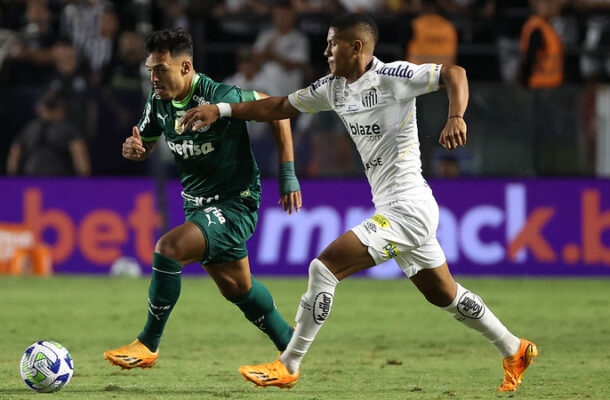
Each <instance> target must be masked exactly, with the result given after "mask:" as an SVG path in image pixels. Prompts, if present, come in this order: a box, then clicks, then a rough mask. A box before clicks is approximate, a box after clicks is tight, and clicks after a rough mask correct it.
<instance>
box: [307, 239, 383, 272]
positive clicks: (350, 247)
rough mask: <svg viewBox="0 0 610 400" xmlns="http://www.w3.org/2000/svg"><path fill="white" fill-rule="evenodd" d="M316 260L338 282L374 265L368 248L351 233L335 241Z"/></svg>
mask: <svg viewBox="0 0 610 400" xmlns="http://www.w3.org/2000/svg"><path fill="white" fill-rule="evenodd" d="M318 259H319V260H320V261H322V263H323V264H324V265H325V266H326V267H327V268H328V269H329V270H330V271H331V272H332V273H333V274H334V275H335V277H336V278H337V279H338V280H341V279H343V278H345V277H347V276H349V275H352V274H354V273H356V272H358V271H362V270H364V269H367V268H371V267H372V266H374V265H375V261H374V260H373V258H372V257H371V255H370V254H369V251H368V247H367V246H365V245H364V244H362V242H361V241H360V239H358V237H357V236H356V235H355V234H354V232H352V231H347V232H345V233H344V234H343V235H341V236H339V237H338V238H337V239H335V240H334V241H333V242H332V243H331V244H330V245H328V247H326V248H325V249H324V250H323V251H322V253H320V255H319V256H318Z"/></svg>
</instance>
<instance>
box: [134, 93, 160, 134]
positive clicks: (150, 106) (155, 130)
mask: <svg viewBox="0 0 610 400" xmlns="http://www.w3.org/2000/svg"><path fill="white" fill-rule="evenodd" d="M153 113H154V91H152V90H151V92H150V94H149V95H148V99H147V100H146V104H145V105H144V112H143V113H142V117H141V118H140V122H138V130H139V131H140V136H141V137H142V141H143V142H156V141H157V140H159V137H161V134H162V131H161V127H160V126H159V125H158V124H156V123H154V122H153V121H154V119H153Z"/></svg>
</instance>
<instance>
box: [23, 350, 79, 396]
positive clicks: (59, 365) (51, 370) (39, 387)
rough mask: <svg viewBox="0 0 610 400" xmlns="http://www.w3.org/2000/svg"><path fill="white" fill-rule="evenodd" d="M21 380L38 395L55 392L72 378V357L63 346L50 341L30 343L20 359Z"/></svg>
mask: <svg viewBox="0 0 610 400" xmlns="http://www.w3.org/2000/svg"><path fill="white" fill-rule="evenodd" d="M20 371H21V378H23V381H24V382H25V384H26V385H28V387H29V388H30V389H32V390H34V391H36V392H39V393H52V392H57V391H58V390H59V389H61V388H62V387H64V386H66V385H67V384H68V382H69V381H70V378H72V374H73V372H74V364H73V362H72V356H71V355H70V353H69V352H68V349H66V348H65V347H64V346H62V345H61V344H59V343H57V342H53V341H50V340H41V341H38V342H36V343H32V345H31V346H30V347H28V348H27V349H26V350H25V352H24V353H23V357H21V365H20Z"/></svg>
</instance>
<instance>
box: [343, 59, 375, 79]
mask: <svg viewBox="0 0 610 400" xmlns="http://www.w3.org/2000/svg"><path fill="white" fill-rule="evenodd" d="M372 66H373V57H372V56H371V57H370V58H368V59H367V60H366V61H365V60H363V61H362V62H360V63H358V68H357V69H356V70H355V71H354V73H353V74H352V75H351V76H349V77H346V79H347V83H353V82H356V81H357V80H358V79H360V77H361V76H362V75H364V74H365V73H366V72H367V71H368V70H369V69H371V67H372Z"/></svg>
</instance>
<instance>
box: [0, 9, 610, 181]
mask: <svg viewBox="0 0 610 400" xmlns="http://www.w3.org/2000/svg"><path fill="white" fill-rule="evenodd" d="M547 6H548V7H547ZM540 7H542V8H540ZM540 9H544V11H543V13H544V15H543V16H544V19H545V20H546V21H547V22H548V25H549V29H550V30H552V31H553V32H554V33H555V34H556V35H557V37H558V38H559V41H560V44H561V46H562V49H561V50H562V51H561V54H560V57H562V68H563V75H562V76H561V81H560V82H559V84H561V85H563V84H571V83H578V84H588V83H597V82H602V83H607V82H610V56H609V55H610V51H609V50H610V2H608V1H604V0H224V1H223V0H199V1H196V0H191V1H189V0H140V1H106V0H0V83H1V85H2V91H0V126H1V127H2V128H1V129H2V134H1V135H0V173H6V174H7V175H32V176H35V175H81V176H86V175H97V176H127V175H136V176H137V175H149V174H153V173H159V169H158V165H157V166H152V165H151V164H153V163H156V164H160V165H163V164H164V162H165V161H164V160H166V157H167V154H164V152H163V151H162V150H161V151H159V155H158V157H157V158H153V159H152V160H151V161H150V162H145V163H134V162H128V161H126V160H124V159H123V158H122V157H121V144H122V142H123V140H124V138H125V137H126V136H128V135H130V134H131V126H133V125H134V124H135V123H137V121H138V120H139V118H140V115H141V111H142V105H143V103H144V100H145V97H146V95H147V93H148V92H149V90H150V84H149V81H148V74H147V71H146V70H145V68H144V67H143V61H144V54H143V49H142V47H143V38H144V37H145V36H146V35H147V34H148V33H150V32H151V31H153V30H156V29H161V28H168V27H183V28H185V29H186V30H188V31H190V32H191V33H192V34H193V38H194V42H195V43H194V45H195V53H196V54H195V66H196V67H197V70H198V72H203V73H206V74H208V75H209V76H211V77H212V78H213V79H215V80H218V81H225V82H227V83H231V84H236V85H239V86H241V87H243V88H245V89H257V90H260V91H262V92H265V93H268V94H270V95H286V94H288V93H290V92H291V91H293V90H295V89H298V88H300V87H302V86H303V85H306V84H308V83H309V82H311V81H312V80H314V79H316V78H318V77H320V76H322V75H324V74H326V73H327V66H326V60H325V59H324V57H323V51H324V48H325V46H326V33H327V29H328V24H329V22H330V21H331V20H332V19H333V18H334V16H336V15H337V14H339V13H342V12H345V11H361V12H366V13H368V14H370V15H373V16H374V18H375V19H376V20H377V22H378V25H379V28H380V44H379V46H378V54H377V56H378V57H379V58H380V59H382V60H383V61H393V60H397V59H406V60H409V61H412V62H416V63H423V62H438V63H447V62H448V63H458V64H460V65H463V66H464V67H466V68H467V70H468V71H469V77H470V80H471V81H475V82H476V81H482V82H497V83H505V84H509V85H512V84H516V85H518V84H521V85H523V86H525V87H527V86H528V82H527V80H526V79H524V77H523V71H526V72H527V71H528V67H527V65H525V66H524V62H526V61H527V50H528V47H529V48H530V54H532V56H531V57H530V60H529V62H530V69H531V66H532V65H533V64H531V63H533V62H534V61H533V57H534V55H535V53H536V52H535V51H532V50H531V48H532V46H535V45H538V46H539V47H538V48H540V46H541V43H542V44H544V40H546V38H545V36H544V35H543V36H541V37H538V36H535V35H532V37H531V38H529V37H528V38H526V39H524V37H523V35H524V33H523V32H524V26H525V25H526V22H527V21H528V19H529V18H530V17H531V16H532V15H535V14H537V13H540ZM534 31H535V29H534ZM542 31H544V30H542ZM540 40H542V42H540ZM543 47H544V46H543ZM529 72H531V71H529ZM266 129H267V128H266V125H264V124H257V123H250V134H251V139H252V144H253V148H254V151H255V153H256V155H257V159H258V161H259V164H260V166H261V170H262V172H263V175H264V176H273V175H274V174H275V173H276V164H277V161H276V160H275V159H274V158H273V157H272V156H271V157H270V156H269V155H270V154H274V151H273V150H272V149H273V142H272V137H271V135H270V134H269V132H267V131H266ZM293 130H294V135H295V146H296V147H297V163H298V169H299V172H300V173H301V174H302V175H305V176H358V175H360V174H361V165H360V161H359V160H358V159H357V158H356V156H355V152H354V150H353V147H352V144H351V142H349V138H348V137H347V135H345V134H344V128H343V126H342V125H341V123H340V122H339V121H338V120H337V119H336V117H334V116H332V115H325V114H322V115H319V116H317V117H316V118H310V117H308V116H307V115H303V116H301V117H300V118H299V119H298V120H295V121H294V124H293ZM441 161H442V162H441V163H440V165H441V167H439V168H438V174H439V175H443V174H444V173H445V172H443V171H450V172H449V173H448V176H455V175H456V174H457V173H456V172H455V171H456V170H455V168H446V167H445V165H447V162H449V161H452V160H449V159H447V160H445V159H443V160H441ZM2 168H4V169H2ZM163 172H167V173H170V174H173V173H175V171H171V170H169V171H163Z"/></svg>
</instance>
